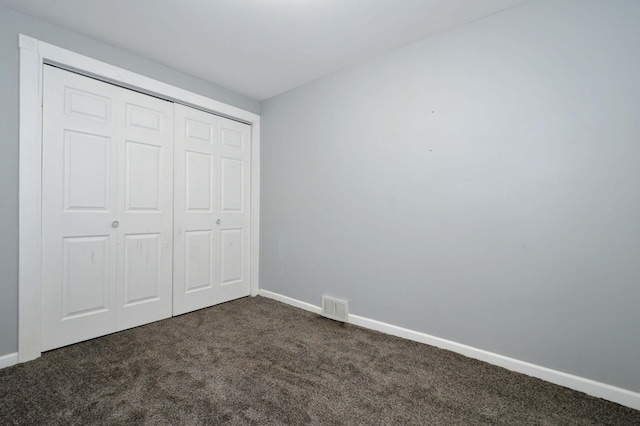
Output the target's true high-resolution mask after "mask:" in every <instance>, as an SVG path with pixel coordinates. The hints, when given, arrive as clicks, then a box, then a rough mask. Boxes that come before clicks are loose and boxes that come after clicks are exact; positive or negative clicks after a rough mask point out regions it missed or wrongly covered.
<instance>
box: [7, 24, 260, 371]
mask: <svg viewBox="0 0 640 426" xmlns="http://www.w3.org/2000/svg"><path fill="white" fill-rule="evenodd" d="M18 46H19V47H20V109H19V110H20V136H19V143H20V148H19V177H18V179H19V190H18V206H19V207H18V210H19V225H18V241H19V242H18V259H19V260H18V361H19V362H25V361H29V360H32V359H35V358H38V357H39V356H40V354H41V344H40V324H41V312H40V298H41V285H42V282H41V273H42V270H41V262H42V239H41V234H42V217H41V210H42V205H41V197H42V188H41V183H42V156H41V155H42V73H43V66H44V64H45V63H46V64H52V65H56V66H59V67H61V68H65V69H68V70H70V71H75V72H79V73H81V74H85V75H88V76H91V77H95V78H98V79H100V80H103V81H106V82H109V83H113V84H117V85H119V86H123V87H126V88H130V89H134V90H138V91H140V92H143V93H147V94H150V95H154V96H157V97H160V98H163V99H167V100H170V101H175V102H178V103H181V104H184V105H188V106H192V107H194V108H198V109H202V110H205V111H209V112H212V113H214V114H218V115H222V116H225V117H229V118H232V119H236V120H239V121H243V122H245V123H247V124H250V125H251V277H250V280H251V295H252V296H255V295H257V294H258V289H259V282H258V278H259V269H258V268H259V264H260V263H259V259H258V255H259V247H260V242H259V236H260V229H259V227H260V116H259V115H257V114H254V113H252V112H249V111H245V110H243V109H240V108H236V107H234V106H231V105H227V104H224V103H222V102H219V101H215V100H213V99H209V98H207V97H204V96H202V95H198V94H196V93H193V92H189V91H187V90H183V89H180V88H178V87H175V86H172V85H170V84H167V83H163V82H161V81H158V80H154V79H152V78H149V77H145V76H143V75H140V74H136V73H134V72H131V71H127V70H125V69H123V68H119V67H116V66H113V65H110V64H107V63H104V62H101V61H98V60H95V59H92V58H89V57H87V56H84V55H81V54H79V53H75V52H72V51H69V50H66V49H63V48H60V47H57V46H54V45H51V44H48V43H45V42H42V41H39V40H37V39H35V38H33V37H29V36H26V35H24V34H20V36H19V39H18Z"/></svg>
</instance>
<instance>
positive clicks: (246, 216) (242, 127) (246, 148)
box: [218, 118, 251, 301]
mask: <svg viewBox="0 0 640 426" xmlns="http://www.w3.org/2000/svg"><path fill="white" fill-rule="evenodd" d="M218 136H219V139H220V194H219V196H220V212H219V217H220V224H219V228H218V229H219V232H220V270H219V271H218V273H219V276H220V289H219V291H218V300H220V301H227V300H232V299H236V298H238V297H243V296H246V295H248V294H249V293H250V276H249V272H250V257H249V256H250V250H249V245H250V233H249V225H250V210H249V203H250V196H251V194H250V181H251V174H250V173H251V163H250V161H251V151H250V148H251V146H250V137H251V127H250V126H249V125H247V124H244V123H239V122H237V121H233V120H230V119H227V118H220V120H219V125H218Z"/></svg>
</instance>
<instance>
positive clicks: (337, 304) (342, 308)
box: [322, 296, 349, 322]
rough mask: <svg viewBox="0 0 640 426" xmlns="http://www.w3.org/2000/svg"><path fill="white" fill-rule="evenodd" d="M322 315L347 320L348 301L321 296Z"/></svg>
mask: <svg viewBox="0 0 640 426" xmlns="http://www.w3.org/2000/svg"><path fill="white" fill-rule="evenodd" d="M322 315H323V316H325V317H327V318H331V319H334V320H336V321H342V322H349V302H348V301H346V300H340V299H336V298H334V297H329V296H322Z"/></svg>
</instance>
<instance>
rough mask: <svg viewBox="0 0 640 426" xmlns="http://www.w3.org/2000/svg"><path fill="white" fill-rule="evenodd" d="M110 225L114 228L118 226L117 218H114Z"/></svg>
mask: <svg viewBox="0 0 640 426" xmlns="http://www.w3.org/2000/svg"><path fill="white" fill-rule="evenodd" d="M111 226H113V227H114V228H117V227H118V226H120V222H118V221H117V220H114V221H113V222H111Z"/></svg>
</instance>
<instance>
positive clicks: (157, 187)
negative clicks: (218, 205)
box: [117, 90, 173, 330]
mask: <svg viewBox="0 0 640 426" xmlns="http://www.w3.org/2000/svg"><path fill="white" fill-rule="evenodd" d="M119 105H120V106H121V108H122V110H121V111H120V113H121V114H122V117H123V125H122V126H120V127H119V140H121V141H122V143H121V144H119V146H118V148H119V157H120V159H121V167H120V168H119V169H118V170H119V171H118V183H119V185H118V197H119V198H118V211H119V214H118V218H119V219H118V220H119V222H120V224H119V228H118V256H119V258H118V266H119V268H118V283H119V286H118V293H117V303H118V315H117V329H118V330H123V329H126V328H130V327H135V326H138V325H141V324H146V323H149V322H153V321H157V320H160V319H163V318H168V317H170V316H171V305H172V300H171V298H172V257H173V256H172V238H173V229H172V227H173V105H172V104H171V103H170V102H167V101H163V100H160V99H157V98H153V97H151V96H147V95H143V94H140V93H137V92H133V91H129V90H123V91H122V93H121V102H120V104H119Z"/></svg>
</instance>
